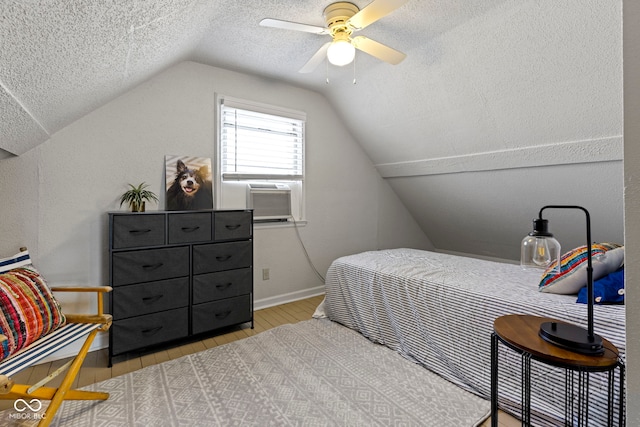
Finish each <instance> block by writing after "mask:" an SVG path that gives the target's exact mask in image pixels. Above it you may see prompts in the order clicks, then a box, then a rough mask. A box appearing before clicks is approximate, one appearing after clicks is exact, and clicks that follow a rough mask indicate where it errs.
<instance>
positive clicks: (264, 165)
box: [220, 102, 305, 181]
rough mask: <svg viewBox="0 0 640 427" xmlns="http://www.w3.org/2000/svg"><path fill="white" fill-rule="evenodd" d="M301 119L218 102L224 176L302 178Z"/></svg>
mask: <svg viewBox="0 0 640 427" xmlns="http://www.w3.org/2000/svg"><path fill="white" fill-rule="evenodd" d="M304 123H305V122H304V120H301V119H298V118H290V117H284V116H280V115H273V114H267V113H264V112H260V111H252V110H247V109H242V108H237V107H235V106H233V105H229V104H227V103H224V102H223V103H222V105H221V132H220V133H221V136H220V140H221V144H220V164H221V172H222V179H223V180H269V179H273V180H287V181H296V180H302V179H303V176H304V175H303V174H304Z"/></svg>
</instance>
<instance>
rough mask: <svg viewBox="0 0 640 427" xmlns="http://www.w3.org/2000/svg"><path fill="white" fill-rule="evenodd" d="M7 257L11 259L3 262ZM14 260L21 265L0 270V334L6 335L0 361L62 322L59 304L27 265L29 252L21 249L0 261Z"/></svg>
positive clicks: (29, 262) (62, 317)
mask: <svg viewBox="0 0 640 427" xmlns="http://www.w3.org/2000/svg"><path fill="white" fill-rule="evenodd" d="M25 256H26V258H25ZM10 259H13V260H15V262H14V263H13V264H12V263H5V261H7V260H10ZM25 260H26V263H25ZM16 263H17V264H21V265H22V266H20V267H17V268H12V269H10V270H9V271H5V272H3V273H0V310H1V312H0V334H2V335H5V336H6V337H7V339H6V340H5V341H2V342H0V360H3V359H5V358H7V357H8V356H10V355H12V354H14V353H16V352H17V351H19V350H21V349H22V348H24V347H26V346H28V345H30V344H31V343H33V342H34V341H36V340H38V339H39V338H41V337H43V336H45V335H47V334H48V333H50V332H52V331H54V330H55V329H57V328H59V327H60V326H62V325H64V323H65V317H64V315H63V314H62V310H61V308H60V304H58V302H57V301H56V300H55V298H54V297H53V295H52V294H51V291H50V290H49V288H48V286H47V284H46V283H45V281H44V279H43V278H42V276H40V274H39V273H38V271H37V270H36V269H35V268H33V266H32V265H31V259H30V258H29V253H28V252H27V251H24V252H21V253H20V254H17V255H16V256H14V257H11V258H5V259H3V260H0V265H3V267H2V268H6V267H4V266H6V265H14V266H15V264H16Z"/></svg>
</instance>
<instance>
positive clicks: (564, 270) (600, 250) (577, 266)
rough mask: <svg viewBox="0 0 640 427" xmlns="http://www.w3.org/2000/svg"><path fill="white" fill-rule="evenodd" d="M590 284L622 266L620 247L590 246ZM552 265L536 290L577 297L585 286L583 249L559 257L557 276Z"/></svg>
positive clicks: (585, 268) (605, 244)
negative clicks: (591, 271) (591, 279)
mask: <svg viewBox="0 0 640 427" xmlns="http://www.w3.org/2000/svg"><path fill="white" fill-rule="evenodd" d="M591 257H592V258H591V263H592V267H593V280H594V281H595V280H598V279H600V278H601V277H604V276H606V275H607V274H609V273H612V272H614V271H616V270H617V269H618V268H620V266H621V265H622V264H623V263H624V246H621V245H618V244H616V243H594V244H592V245H591ZM555 266H556V263H555V262H553V263H551V264H550V265H549V267H547V269H546V270H545V272H544V273H543V274H542V278H541V280H540V285H539V290H540V291H541V292H550V293H554V294H566V295H571V294H577V293H578V291H580V288H582V287H584V286H586V285H587V247H586V245H585V246H580V247H577V248H575V249H572V250H570V251H569V252H567V253H565V254H564V255H562V258H561V259H560V272H559V273H556V274H554V273H553V269H554V268H555Z"/></svg>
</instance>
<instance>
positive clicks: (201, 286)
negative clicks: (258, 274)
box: [193, 268, 253, 304]
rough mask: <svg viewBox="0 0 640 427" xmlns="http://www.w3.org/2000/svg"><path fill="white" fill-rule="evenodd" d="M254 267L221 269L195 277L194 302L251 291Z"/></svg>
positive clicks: (198, 302)
mask: <svg viewBox="0 0 640 427" xmlns="http://www.w3.org/2000/svg"><path fill="white" fill-rule="evenodd" d="M252 275H253V269H251V268H241V269H239V270H229V271H220V272H217V273H208V274H199V275H197V276H194V277H193V303H194V304H200V303H203V302H207V301H214V300H219V299H223V298H229V297H235V296H238V295H243V294H248V293H251V283H252Z"/></svg>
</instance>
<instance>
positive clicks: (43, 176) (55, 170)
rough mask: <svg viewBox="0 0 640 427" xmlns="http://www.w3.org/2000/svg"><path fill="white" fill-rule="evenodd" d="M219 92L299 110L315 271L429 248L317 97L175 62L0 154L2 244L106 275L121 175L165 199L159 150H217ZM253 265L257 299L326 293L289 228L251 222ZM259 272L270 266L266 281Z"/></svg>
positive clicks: (63, 271)
mask: <svg viewBox="0 0 640 427" xmlns="http://www.w3.org/2000/svg"><path fill="white" fill-rule="evenodd" d="M216 93H221V94H224V95H227V96H232V97H236V98H241V99H248V100H253V101H256V102H260V103H270V104H274V105H280V106H284V107H287V108H291V109H298V110H302V111H305V112H306V113H307V151H306V154H307V159H306V166H307V176H306V205H307V206H306V211H307V220H308V223H307V225H306V226H303V227H300V230H299V232H300V235H301V238H302V240H303V242H304V244H305V246H306V249H307V251H308V252H309V255H310V257H311V259H312V260H313V262H314V264H315V266H316V267H317V269H318V270H319V271H320V272H321V273H322V274H324V273H325V272H326V270H327V268H328V266H329V264H330V262H331V261H332V260H333V259H335V258H337V257H339V256H341V255H345V254H351V253H355V252H359V251H364V250H373V249H377V248H384V247H395V246H410V247H417V248H431V244H430V242H429V240H428V239H427V238H426V237H425V235H424V234H423V233H422V231H421V230H420V229H419V227H418V226H417V224H416V223H415V221H414V220H413V219H412V218H411V216H410V215H409V214H408V212H407V211H406V209H405V208H404V206H403V205H402V204H401V203H400V202H399V200H398V199H397V197H396V196H395V194H394V193H393V191H392V190H391V189H390V187H389V186H388V184H387V183H386V182H384V181H383V180H382V178H381V177H380V175H379V174H378V172H377V171H376V170H375V168H374V167H373V165H372V163H371V161H370V160H369V159H368V158H367V157H366V155H365V154H364V152H363V151H362V149H361V148H360V146H359V145H358V144H357V143H356V142H355V141H354V140H353V138H352V137H351V136H350V135H349V133H348V132H347V131H346V129H345V128H344V126H343V125H342V123H341V121H340V119H339V117H338V116H337V115H336V114H335V112H334V111H333V110H332V108H331V107H330V105H329V104H328V102H327V101H326V99H325V98H324V97H323V96H321V95H319V94H317V93H315V92H311V91H308V90H304V89H299V88H295V87H292V86H289V85H286V84H281V83H276V82H273V81H270V80H265V79H261V78H256V77H250V76H247V75H244V74H240V73H235V72H230V71H226V70H222V69H219V68H213V67H209V66H206V65H201V64H197V63H194V62H183V63H180V64H178V65H177V66H174V67H172V68H170V69H169V70H167V71H165V72H164V73H161V74H160V75H158V76H156V77H154V78H152V79H151V80H149V81H147V82H145V83H143V84H141V85H140V86H138V87H137V88H135V89H133V90H131V91H129V92H128V93H126V94H125V95H123V96H121V97H119V98H117V99H115V100H114V101H111V102H110V103H108V104H106V105H105V106H103V107H100V108H99V109H97V110H95V111H93V112H92V113H90V114H88V115H87V116H85V117H83V118H82V119H80V120H78V121H76V122H74V123H73V124H71V125H70V126H67V127H66V128H64V129H62V130H61V131H59V132H57V133H56V134H54V135H53V136H52V138H51V139H50V140H49V141H48V142H46V143H44V144H42V145H40V146H38V147H36V148H34V149H33V150H31V151H28V152H27V153H25V154H23V155H22V156H19V157H14V158H9V159H4V160H0V180H1V182H2V184H1V185H0V198H1V199H2V200H5V201H8V200H11V201H12V202H11V203H2V204H0V217H1V218H2V222H1V223H0V235H2V236H3V238H2V240H1V241H0V251H1V252H2V253H5V254H7V255H8V254H10V253H12V251H15V250H16V249H17V248H18V247H19V246H22V245H26V246H28V247H29V248H30V250H31V251H32V253H33V255H34V257H35V262H36V266H37V267H38V268H39V269H40V270H41V271H42V273H43V274H44V275H45V277H47V278H48V279H49V281H50V282H51V283H53V284H61V283H69V284H75V283H88V284H90V285H98V284H104V283H106V282H107V279H108V270H107V248H108V239H107V214H106V213H107V211H110V210H118V209H120V208H119V206H118V200H119V195H120V194H122V192H124V190H126V184H127V183H134V184H137V183H140V182H143V181H144V182H147V183H148V184H150V188H151V189H152V190H153V191H156V192H157V193H159V195H160V196H161V197H160V206H163V203H164V197H163V195H162V193H163V185H164V184H163V183H164V178H163V173H164V156H165V154H178V155H191V156H201V157H211V158H213V157H214V152H215V145H214V144H215V139H216V126H215V105H214V102H215V94H216ZM122 209H125V208H124V207H123V208H122ZM154 209H156V208H155V207H154V206H147V210H154ZM254 261H255V270H254V272H255V274H256V282H255V297H256V300H258V302H260V301H262V302H263V303H271V302H278V301H280V300H281V299H286V298H293V297H296V296H305V295H307V294H309V293H314V292H315V293H318V292H321V291H322V290H323V283H322V282H321V281H320V280H319V279H318V278H317V277H316V276H315V275H314V273H313V271H312V270H311V268H310V267H309V265H308V264H307V261H306V259H305V257H304V255H303V251H302V248H301V245H300V242H299V241H298V240H297V237H296V233H295V230H294V229H293V228H291V227H289V228H278V229H268V230H264V229H256V231H255V253H254ZM262 268H270V270H271V278H270V280H269V281H263V280H262V275H261V274H260V273H261V269H262ZM65 303H66V304H68V305H69V304H71V305H72V304H74V303H75V302H74V301H68V300H64V301H63V305H64V304H65ZM71 311H75V310H73V309H72V310H71Z"/></svg>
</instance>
